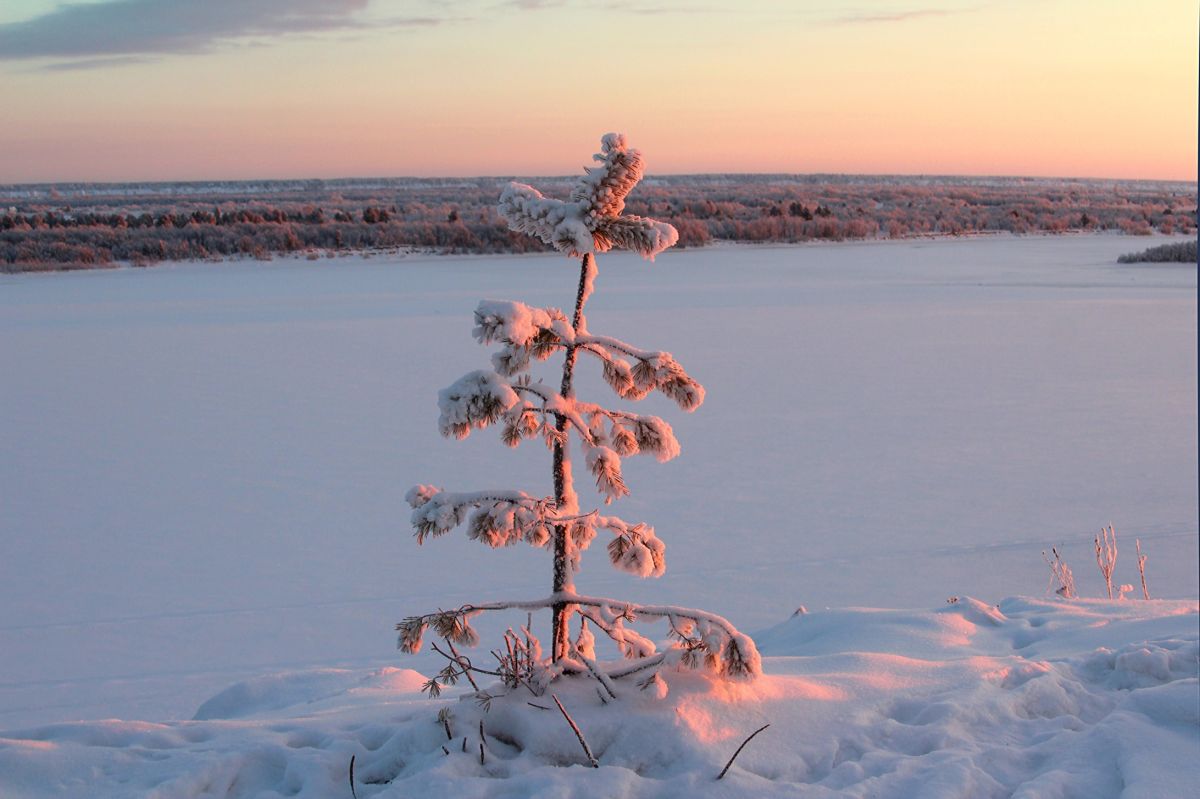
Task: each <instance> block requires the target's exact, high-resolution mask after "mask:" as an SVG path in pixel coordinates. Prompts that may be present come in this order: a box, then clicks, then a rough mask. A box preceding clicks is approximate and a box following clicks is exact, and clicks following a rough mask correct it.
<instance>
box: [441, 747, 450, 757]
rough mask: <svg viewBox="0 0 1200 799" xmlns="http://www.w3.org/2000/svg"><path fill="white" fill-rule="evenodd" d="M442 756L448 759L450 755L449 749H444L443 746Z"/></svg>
mask: <svg viewBox="0 0 1200 799" xmlns="http://www.w3.org/2000/svg"><path fill="white" fill-rule="evenodd" d="M442 754H444V755H446V756H447V757H449V755H450V750H449V749H447V748H446V747H444V746H443V747H442Z"/></svg>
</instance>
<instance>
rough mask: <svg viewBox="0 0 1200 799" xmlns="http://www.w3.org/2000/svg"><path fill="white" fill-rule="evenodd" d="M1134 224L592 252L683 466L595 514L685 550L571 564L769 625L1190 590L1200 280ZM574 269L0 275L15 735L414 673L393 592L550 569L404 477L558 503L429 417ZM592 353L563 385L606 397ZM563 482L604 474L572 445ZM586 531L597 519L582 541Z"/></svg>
mask: <svg viewBox="0 0 1200 799" xmlns="http://www.w3.org/2000/svg"><path fill="white" fill-rule="evenodd" d="M1148 243H1158V242H1157V241H1154V242H1148V241H1147V240H1143V239H1134V238H1128V237H1117V236H1099V235H1096V236H1072V237H1049V238H1040V237H1031V238H1004V237H1002V238H981V239H970V240H938V241H910V242H880V243H861V244H839V245H812V246H800V247H773V248H734V247H718V248H712V249H705V250H697V251H686V252H668V253H666V254H664V255H663V256H661V257H660V258H659V260H658V262H657V263H655V264H646V263H643V262H641V261H640V260H638V259H636V258H634V257H631V256H626V255H606V256H602V257H601V258H600V270H601V271H600V277H599V281H598V284H597V293H596V295H595V296H594V298H593V299H592V302H591V304H590V306H589V314H588V318H589V322H590V328H591V330H592V332H594V333H600V334H608V335H615V336H617V337H619V338H622V339H625V340H627V341H630V342H631V343H634V344H636V345H639V346H641V347H644V348H647V349H665V350H669V351H671V352H673V353H674V354H675V356H676V357H677V359H678V360H679V361H680V362H681V363H683V364H684V366H685V367H686V368H688V370H689V371H690V372H691V373H692V375H693V376H695V377H696V378H697V379H699V380H700V381H701V382H702V383H704V384H705V386H706V388H707V389H708V399H707V401H706V402H705V404H704V405H703V407H701V408H700V409H699V410H698V411H697V412H696V413H695V414H691V415H685V414H682V413H680V412H679V411H678V410H677V409H676V408H675V407H674V406H673V405H671V404H669V403H667V402H666V401H663V400H661V398H658V397H652V398H650V399H648V400H646V401H645V402H643V403H642V405H643V406H644V407H645V409H646V411H647V412H651V413H657V414H659V415H662V416H664V417H665V418H667V420H668V421H670V422H671V423H672V424H673V426H674V427H675V431H676V434H677V435H678V437H679V440H680V442H681V444H682V447H683V454H682V456H681V457H679V458H678V459H677V460H675V461H672V462H670V463H668V464H666V465H660V464H658V463H655V462H654V461H653V460H641V459H634V458H630V459H627V460H626V467H625V476H626V480H627V482H628V483H629V485H630V487H631V489H632V491H633V494H632V496H630V497H629V498H627V499H625V500H622V501H621V502H619V503H617V505H615V506H614V507H613V511H614V512H616V513H619V514H620V515H621V516H623V517H625V518H627V519H629V520H631V521H638V520H644V521H647V522H649V523H651V524H652V525H654V526H655V528H656V529H657V531H658V535H659V536H660V537H661V538H662V539H663V540H664V541H665V542H666V545H667V564H668V567H667V574H666V576H665V577H663V578H662V579H660V580H657V581H646V582H640V581H637V580H636V579H635V578H632V577H628V576H627V575H624V574H621V573H617V572H614V571H613V570H612V569H611V568H610V567H609V566H608V564H607V563H606V560H607V558H606V556H605V554H604V552H603V550H602V548H601V547H599V546H596V547H594V550H593V551H591V552H589V553H587V555H586V556H585V558H584V561H583V564H584V570H583V573H582V574H581V575H580V578H579V588H580V590H581V591H582V592H585V593H596V594H607V595H615V596H626V597H629V598H632V599H640V600H643V601H661V602H671V603H677V604H687V605H695V606H700V607H704V608H706V609H709V610H712V611H715V612H718V613H722V614H724V615H726V616H728V617H729V618H730V619H732V620H733V621H734V622H736V623H738V624H739V625H741V626H742V627H743V628H744V629H749V630H755V629H759V628H762V627H766V626H768V625H771V624H773V623H775V622H778V621H780V620H782V619H784V618H786V617H787V616H788V615H789V614H790V613H791V612H792V610H794V609H795V608H796V606H798V605H800V604H804V605H807V606H809V607H810V608H811V607H825V606H833V607H837V606H851V605H853V606H878V607H932V606H935V605H938V604H940V603H942V602H944V601H945V599H946V597H948V596H950V595H952V594H970V595H972V596H976V597H979V598H981V599H983V600H985V601H988V602H996V601H999V600H1000V599H1001V598H1003V597H1006V596H1011V595H1017V594H1026V595H1035V596H1040V595H1042V594H1043V593H1044V592H1045V590H1046V585H1047V578H1048V572H1047V569H1046V567H1045V565H1044V564H1043V562H1042V556H1041V551H1042V550H1043V549H1045V548H1048V547H1049V546H1050V545H1052V544H1053V545H1061V546H1062V548H1063V551H1064V553H1065V555H1066V557H1067V560H1068V562H1069V563H1071V565H1072V566H1073V567H1074V570H1075V575H1076V580H1077V582H1078V584H1079V588H1080V591H1081V593H1083V594H1084V595H1089V596H1097V595H1099V594H1100V592H1102V590H1103V589H1102V581H1101V578H1100V576H1099V573H1098V571H1097V569H1096V568H1095V562H1094V557H1093V554H1092V551H1091V538H1092V536H1093V535H1095V533H1096V532H1097V531H1098V530H1099V528H1100V527H1101V526H1102V525H1105V524H1108V523H1110V522H1111V523H1112V524H1114V525H1115V526H1116V530H1117V534H1118V536H1119V540H1120V544H1121V550H1120V559H1119V561H1118V564H1117V574H1116V582H1118V583H1123V582H1128V583H1137V570H1136V566H1135V563H1134V555H1133V539H1134V537H1135V536H1136V537H1140V538H1141V540H1142V545H1143V549H1144V551H1145V552H1146V553H1147V554H1148V556H1149V559H1148V561H1147V575H1148V579H1149V583H1150V589H1151V591H1152V592H1153V593H1154V594H1155V596H1157V597H1163V598H1168V597H1195V596H1196V595H1197V593H1198V590H1200V589H1198V586H1197V568H1196V565H1197V532H1196V528H1197V449H1196V442H1197V426H1196V406H1197V396H1196V270H1195V268H1194V267H1190V266H1188V265H1149V264H1138V265H1118V264H1117V263H1116V262H1115V261H1116V256H1117V255H1118V254H1120V253H1123V252H1129V251H1132V250H1137V249H1141V248H1143V247H1145V246H1147V245H1148ZM575 281H576V271H575V266H574V264H573V263H571V262H568V261H566V260H564V259H561V258H559V257H555V256H539V257H514V256H508V257H490V258H483V257H470V258H451V257H442V258H436V257H411V256H410V257H407V258H387V257H376V258H371V259H362V258H342V259H337V260H331V261H327V260H321V261H315V262H309V261H301V260H285V261H276V262H272V263H267V264H264V263H257V262H250V263H233V264H183V265H167V266H160V267H157V268H153V269H145V270H135V269H123V270H114V271H102V272H88V273H72V274H38V275H13V276H0V337H2V341H3V347H0V411H2V413H0V729H5V728H12V727H16V726H20V725H25V724H34V723H41V722H45V721H54V720H60V719H73V718H95V717H104V716H113V715H115V716H122V717H125V718H132V717H138V718H165V717H175V718H180V717H184V718H186V717H188V716H190V715H191V714H192V713H193V712H194V711H195V709H196V707H197V706H198V705H199V703H200V702H201V701H203V700H204V699H206V698H208V697H209V696H211V695H212V694H214V693H216V692H217V691H219V690H220V689H221V688H223V687H224V686H225V685H227V684H229V683H231V682H233V681H234V680H237V679H242V678H244V677H246V676H249V675H253V674H258V673H263V672H272V671H280V670H284V669H288V668H307V667H313V666H324V665H329V666H333V665H343V666H354V667H361V666H367V665H373V664H379V665H383V664H391V665H409V666H414V667H417V668H421V667H423V662H422V661H421V660H420V659H417V660H412V659H404V658H402V656H400V655H399V654H398V653H396V652H395V650H394V648H393V647H394V640H393V633H392V631H391V628H392V625H393V623H394V622H395V621H397V620H398V619H400V618H401V617H402V616H404V615H406V614H408V613H410V612H424V611H428V610H431V609H434V608H436V607H439V606H442V607H449V606H451V605H457V604H459V603H461V602H463V601H467V600H477V601H478V600H487V599H494V598H506V597H513V598H517V597H534V596H539V595H542V594H544V593H546V592H548V590H549V558H548V555H547V553H544V552H539V551H533V550H530V549H529V548H527V547H524V546H522V547H520V548H513V549H508V550H503V551H500V552H492V551H490V550H485V549H483V548H482V547H480V546H479V545H478V544H473V543H471V542H468V541H466V540H465V537H464V536H463V535H462V534H461V533H457V534H455V535H454V536H450V537H446V538H443V539H439V540H437V541H434V542H431V543H427V544H426V546H424V547H422V548H418V547H417V545H416V543H415V541H414V540H413V539H412V537H411V535H410V532H411V531H410V528H409V526H408V515H409V509H408V507H407V505H405V504H404V502H403V496H404V492H405V491H406V490H407V489H408V487H409V486H410V485H412V484H414V483H433V484H436V485H439V486H444V487H446V488H449V489H455V488H461V489H471V488H484V487H495V488H505V487H512V488H522V489H525V490H528V491H530V492H531V493H542V494H544V493H549V492H550V483H549V462H548V460H549V459H548V456H547V453H546V451H545V449H544V448H543V447H541V446H540V445H538V444H536V443H527V444H525V445H523V447H522V448H521V449H518V450H515V451H512V450H509V449H507V448H506V447H504V446H503V445H502V444H501V443H499V441H498V436H497V435H496V433H495V431H491V430H488V431H483V432H482V433H476V434H474V435H472V436H471V438H470V439H468V440H467V441H464V442H453V441H447V440H444V439H441V438H439V437H438V435H437V430H436V426H437V425H436V422H437V407H436V395H437V390H438V389H439V388H441V387H443V386H446V385H448V384H449V383H451V382H452V381H453V380H455V379H456V378H458V377H459V376H460V375H461V374H463V373H465V372H467V371H470V370H474V369H479V368H484V367H486V366H487V363H488V361H487V355H488V353H487V352H486V351H485V350H484V349H483V348H482V347H479V346H478V345H477V344H476V343H475V342H474V340H473V339H472V338H471V335H470V329H471V325H472V321H471V312H472V310H473V309H474V307H475V304H476V301H477V300H478V299H481V298H485V297H486V298H497V299H519V300H523V301H526V302H528V303H530V304H542V305H557V306H562V305H567V304H568V303H570V302H571V300H572V299H573V297H574V285H575ZM592 366H593V365H592V364H590V363H585V364H583V365H582V369H583V372H584V373H585V374H584V375H583V379H582V382H581V384H580V386H581V387H580V394H581V396H583V397H584V398H589V397H590V398H594V399H604V400H607V399H608V396H609V392H608V390H607V388H606V387H604V386H603V384H602V383H601V382H600V381H599V380H598V379H597V378H596V376H595V375H594V374H593V373H592ZM577 471H578V472H579V474H580V484H581V485H580V494H581V501H582V502H583V503H585V507H590V506H591V504H590V503H592V502H594V494H592V493H591V492H590V490H589V489H590V485H588V484H590V479H588V478H587V475H586V473H584V472H583V470H582V469H579V470H577ZM598 543H600V542H598Z"/></svg>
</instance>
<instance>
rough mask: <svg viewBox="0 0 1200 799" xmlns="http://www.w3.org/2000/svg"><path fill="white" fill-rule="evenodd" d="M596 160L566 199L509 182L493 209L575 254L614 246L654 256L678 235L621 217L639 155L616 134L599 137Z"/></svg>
mask: <svg viewBox="0 0 1200 799" xmlns="http://www.w3.org/2000/svg"><path fill="white" fill-rule="evenodd" d="M600 150H601V151H600V152H599V153H596V154H595V155H594V156H593V158H594V159H595V160H596V161H598V162H599V165H598V166H595V167H591V168H589V169H587V170H585V172H584V176H583V178H582V179H581V180H580V181H579V184H578V185H577V186H576V187H575V190H574V191H572V193H571V197H570V199H569V200H567V201H565V202H564V201H562V200H556V199H553V198H550V197H545V196H543V195H542V193H541V192H539V191H538V190H537V189H535V188H533V187H532V186H527V185H525V184H524V183H510V184H509V185H508V186H507V187H506V188H505V189H504V191H503V192H501V194H500V204H499V206H498V207H497V210H498V211H499V213H500V216H501V217H503V218H504V220H505V221H506V222H508V226H509V227H510V228H512V229H513V230H516V231H519V232H521V233H525V234H527V235H530V236H534V237H535V238H538V239H541V240H542V241H543V242H545V243H546V244H549V245H550V246H552V247H554V248H555V249H556V250H558V251H559V252H562V253H565V254H567V255H571V256H574V257H579V256H582V255H584V254H586V253H590V252H607V251H608V250H610V249H612V248H613V247H621V248H623V249H627V250H632V251H633V252H636V253H638V254H640V255H641V256H642V257H643V258H648V259H650V260H651V261H653V260H654V256H656V255H658V254H659V253H660V252H662V251H663V250H665V249H667V248H668V247H671V246H672V245H674V244H675V243H676V242H677V241H678V240H679V232H678V231H676V230H675V228H674V227H672V226H671V225H669V224H667V223H666V222H659V221H657V220H655V219H647V218H644V217H639V216H621V215H620V214H621V212H622V211H623V210H624V209H625V197H626V196H627V195H628V194H629V192H630V191H631V190H632V189H633V187H634V186H635V185H637V182H638V181H639V180H641V179H642V170H643V166H642V156H641V153H639V152H638V151H637V150H634V149H630V148H628V147H627V146H626V142H625V137H624V136H623V135H621V134H619V133H609V134H606V135H605V136H604V137H603V138H602V139H601V140H600Z"/></svg>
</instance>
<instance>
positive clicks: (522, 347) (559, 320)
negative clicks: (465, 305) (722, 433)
mask: <svg viewBox="0 0 1200 799" xmlns="http://www.w3.org/2000/svg"><path fill="white" fill-rule="evenodd" d="M473 332H474V335H475V338H476V339H478V340H479V341H480V342H481V343H483V344H491V343H495V342H499V343H500V345H501V347H500V349H499V350H498V351H497V352H496V353H494V354H493V355H492V365H493V366H494V367H495V369H496V372H497V373H498V374H499V375H501V376H505V377H512V376H514V375H517V374H519V373H521V372H524V371H526V370H528V369H529V366H530V362H531V359H535V358H536V359H537V360H544V359H546V358H548V357H549V356H550V355H551V353H553V352H554V351H555V350H558V349H565V350H567V351H568V352H570V351H571V350H573V349H575V350H582V351H584V352H587V353H589V354H590V355H592V356H594V357H596V358H598V359H600V361H601V362H602V364H603V375H604V379H605V381H606V382H607V383H608V384H609V385H610V386H611V387H612V388H613V390H614V391H616V393H617V394H618V395H619V396H621V397H623V398H625V399H633V400H636V399H641V398H642V397H644V396H646V395H647V394H649V393H650V392H651V391H654V390H658V391H660V392H662V393H663V394H665V395H666V396H668V397H670V398H671V399H672V400H674V401H675V403H676V404H678V405H679V407H680V408H682V409H683V410H685V411H694V410H695V409H696V408H698V407H700V405H701V403H703V402H704V387H703V386H702V385H700V383H699V382H697V381H696V380H695V379H694V378H693V377H692V376H691V375H689V374H688V373H687V371H686V370H685V369H684V368H683V367H682V366H681V365H680V364H679V362H678V361H676V360H675V358H674V356H672V355H671V353H669V352H663V351H661V350H643V349H640V348H638V347H635V346H633V345H632V344H629V343H627V342H624V341H621V340H620V339H617V338H613V337H612V336H598V335H594V334H592V333H590V332H588V330H587V327H586V323H581V325H580V327H579V329H575V328H573V327H572V326H571V325H570V324H569V323H568V321H567V319H566V317H565V316H564V315H563V313H562V312H561V311H559V310H558V309H557V308H535V307H532V306H529V305H526V304H525V303H521V302H510V301H507V300H484V301H482V302H480V303H479V306H478V307H477V308H476V309H475V329H474V331H473ZM458 429H465V430H467V431H468V432H469V430H470V424H468V425H467V426H466V427H465V428H458ZM456 434H457V433H456ZM462 435H465V433H463V434H462ZM459 437H462V436H461V435H460V436H459Z"/></svg>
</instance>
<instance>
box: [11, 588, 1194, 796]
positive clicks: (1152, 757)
mask: <svg viewBox="0 0 1200 799" xmlns="http://www.w3.org/2000/svg"><path fill="white" fill-rule="evenodd" d="M1198 619H1200V606H1198V604H1197V603H1196V602H1194V601H1150V602H1140V601H1139V602H1133V601H1126V602H1121V601H1112V602H1109V601H1075V602H1066V601H1060V600H1039V599H1029V598H1015V599H1006V600H1004V601H1003V602H1001V603H999V605H991V604H988V603H985V602H981V601H978V600H973V599H971V598H968V597H960V598H958V600H957V601H956V602H954V603H952V604H948V605H946V606H943V607H941V608H938V609H936V610H932V611H902V610H870V609H850V610H830V611H819V612H815V613H809V614H805V615H799V616H796V617H793V618H792V619H790V620H788V621H786V622H784V623H782V624H779V625H777V626H776V627H773V628H771V629H770V630H768V631H765V632H764V633H762V634H761V635H760V636H759V637H758V638H759V643H760V645H761V647H762V650H763V653H764V655H765V657H764V661H763V665H764V668H765V671H766V674H765V675H764V676H763V677H761V678H760V679H758V680H756V681H754V682H751V683H738V684H731V683H724V682H719V681H714V680H712V679H710V678H709V677H706V676H704V675H702V674H700V673H696V672H680V673H671V674H669V675H668V680H667V682H668V684H669V690H668V691H667V692H666V695H665V696H662V697H660V696H659V695H660V694H661V691H656V690H642V688H641V687H640V686H639V684H638V681H637V679H636V678H626V679H621V680H617V681H616V692H617V695H618V698H617V699H616V700H613V699H608V698H604V697H602V694H601V692H600V690H598V689H599V686H598V684H597V683H596V682H595V681H594V680H592V679H591V678H590V677H587V676H579V677H574V678H564V679H562V680H559V681H558V682H556V683H554V685H553V686H552V689H551V690H552V691H553V692H554V694H555V695H556V696H557V698H558V699H559V700H560V701H561V702H562V704H563V705H564V706H565V707H566V708H567V710H568V712H569V713H570V715H571V717H572V718H573V719H574V721H575V722H576V723H577V724H578V726H579V728H580V729H581V730H582V732H583V734H584V736H585V737H586V739H587V741H588V744H589V746H590V748H591V750H592V752H593V753H594V754H595V757H596V759H597V760H598V761H599V764H600V765H599V768H591V767H589V765H588V762H587V758H586V756H585V755H584V752H583V749H582V747H581V746H580V744H579V742H578V740H577V739H576V737H575V735H574V734H573V732H572V731H571V728H570V727H569V726H568V724H567V721H566V720H565V719H564V717H563V715H562V714H561V713H560V712H559V710H558V708H557V706H556V704H555V701H554V698H553V697H551V696H550V695H542V696H534V695H532V694H530V693H529V692H528V691H526V690H524V689H521V690H518V691H514V692H511V693H508V694H507V695H504V696H499V697H497V698H495V699H493V700H492V701H490V702H479V701H477V698H476V697H475V696H473V695H472V692H469V691H464V692H462V693H461V694H460V695H458V696H453V697H448V698H444V699H442V700H439V701H431V700H428V699H425V698H423V697H419V696H415V695H414V694H413V690H414V689H415V688H416V687H418V685H419V683H420V681H421V679H422V678H421V677H420V675H418V674H416V673H415V672H412V671H408V670H402V669H385V670H383V671H376V672H370V673H366V672H355V671H354V670H349V669H323V670H318V671H311V672H300V673H292V674H277V675H266V676H263V677H261V678H258V679H255V680H249V681H246V682H243V683H239V684H237V685H235V686H233V687H231V688H230V689H228V690H226V691H224V692H222V693H221V694H218V695H217V696H215V697H213V698H212V699H210V700H209V701H208V702H205V703H204V705H203V706H202V707H201V708H200V710H199V711H198V712H197V714H196V719H197V720H193V721H188V722H172V723H165V724H150V723H146V722H130V721H115V720H110V721H99V722H86V723H76V724H58V725H53V726H48V727H41V728H37V729H31V730H24V731H17V732H9V733H0V795H2V796H4V797H16V798H17V799H23V798H24V797H85V796H86V797H124V796H139V797H140V796H148V797H200V796H247V797H250V796H264V797H266V796H280V795H284V796H301V797H329V796H344V795H349V785H348V784H347V783H348V782H349V780H350V760H351V758H352V757H353V758H354V761H355V768H354V784H355V790H356V792H357V795H358V796H359V797H363V799H367V797H379V798H380V799H383V798H385V797H406V796H438V797H440V796H454V797H480V798H481V799H482V797H556V799H558V798H566V799H569V798H570V797H580V798H581V799H582V797H593V796H621V797H688V799H691V798H692V797H697V796H699V797H740V796H763V797H785V796H786V797H835V796H836V797H847V796H848V797H868V796H870V797H894V798H895V799H902V798H906V797H914V796H920V797H933V798H934V799H936V798H937V797H963V796H970V797H1025V798H1026V799H1032V797H1066V796H1087V797H1089V798H1090V799H1092V798H1095V799H1103V798H1104V797H1113V799H1116V797H1129V796H1147V797H1167V796H1186V795H1190V794H1191V791H1192V789H1193V786H1194V785H1195V784H1196V782H1197V780H1200V760H1198V759H1197V758H1196V752H1197V747H1198V746H1200V712H1198V707H1200V679H1198V677H1200V631H1198V626H1197V622H1198ZM482 687H484V688H485V689H488V686H486V685H485V686H482ZM489 690H493V691H495V687H494V686H493V688H492V689H489ZM497 693H498V691H497ZM217 717H221V718H219V719H218V718H217ZM768 723H769V724H770V727H768V728H767V729H766V730H764V731H763V732H762V733H761V734H760V735H758V736H757V737H756V738H754V740H753V741H751V742H750V743H749V744H748V745H747V746H746V748H745V749H744V750H743V751H742V753H741V754H740V755H739V756H738V758H737V760H736V762H735V764H734V766H733V767H732V768H731V769H730V770H729V773H728V774H727V775H726V777H725V779H723V780H721V781H718V780H717V779H716V776H717V774H718V773H720V771H721V769H722V768H723V767H724V766H725V764H726V763H727V762H728V761H729V758H730V757H731V756H732V755H733V753H734V751H735V750H736V749H737V748H738V746H739V745H740V744H741V743H742V741H743V740H745V739H746V737H747V736H748V735H749V734H750V733H751V732H753V731H754V730H757V729H759V728H760V727H762V726H763V725H765V724H768Z"/></svg>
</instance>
